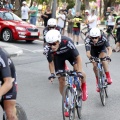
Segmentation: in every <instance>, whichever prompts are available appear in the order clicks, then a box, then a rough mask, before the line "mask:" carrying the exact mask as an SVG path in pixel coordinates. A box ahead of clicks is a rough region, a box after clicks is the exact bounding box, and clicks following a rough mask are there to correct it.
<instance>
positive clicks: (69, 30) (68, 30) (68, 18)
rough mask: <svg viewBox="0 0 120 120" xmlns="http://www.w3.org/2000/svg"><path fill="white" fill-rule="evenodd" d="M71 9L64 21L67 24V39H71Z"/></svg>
mask: <svg viewBox="0 0 120 120" xmlns="http://www.w3.org/2000/svg"><path fill="white" fill-rule="evenodd" d="M71 12H72V11H71V9H69V10H68V15H67V17H66V21H67V22H68V27H67V33H68V37H70V38H72V29H73V22H72V20H73V18H74V17H73V15H72V13H71Z"/></svg>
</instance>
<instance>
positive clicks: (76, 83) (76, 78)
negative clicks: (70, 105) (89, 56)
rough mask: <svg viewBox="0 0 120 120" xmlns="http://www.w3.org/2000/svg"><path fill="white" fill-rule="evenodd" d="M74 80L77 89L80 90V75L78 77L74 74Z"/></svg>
mask: <svg viewBox="0 0 120 120" xmlns="http://www.w3.org/2000/svg"><path fill="white" fill-rule="evenodd" d="M74 80H75V85H76V88H77V90H79V89H80V87H79V83H78V77H77V76H74Z"/></svg>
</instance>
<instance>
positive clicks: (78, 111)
mask: <svg viewBox="0 0 120 120" xmlns="http://www.w3.org/2000/svg"><path fill="white" fill-rule="evenodd" d="M78 93H79V96H78V105H76V110H77V115H78V119H81V116H82V91H81V90H79V91H78Z"/></svg>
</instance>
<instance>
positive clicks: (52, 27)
mask: <svg viewBox="0 0 120 120" xmlns="http://www.w3.org/2000/svg"><path fill="white" fill-rule="evenodd" d="M48 27H49V29H54V28H55V27H56V26H48Z"/></svg>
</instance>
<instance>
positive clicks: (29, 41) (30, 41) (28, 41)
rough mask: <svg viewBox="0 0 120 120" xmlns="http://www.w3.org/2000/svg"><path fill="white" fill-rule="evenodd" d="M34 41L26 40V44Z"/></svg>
mask: <svg viewBox="0 0 120 120" xmlns="http://www.w3.org/2000/svg"><path fill="white" fill-rule="evenodd" d="M33 41H34V40H26V42H27V43H32V42H33Z"/></svg>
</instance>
